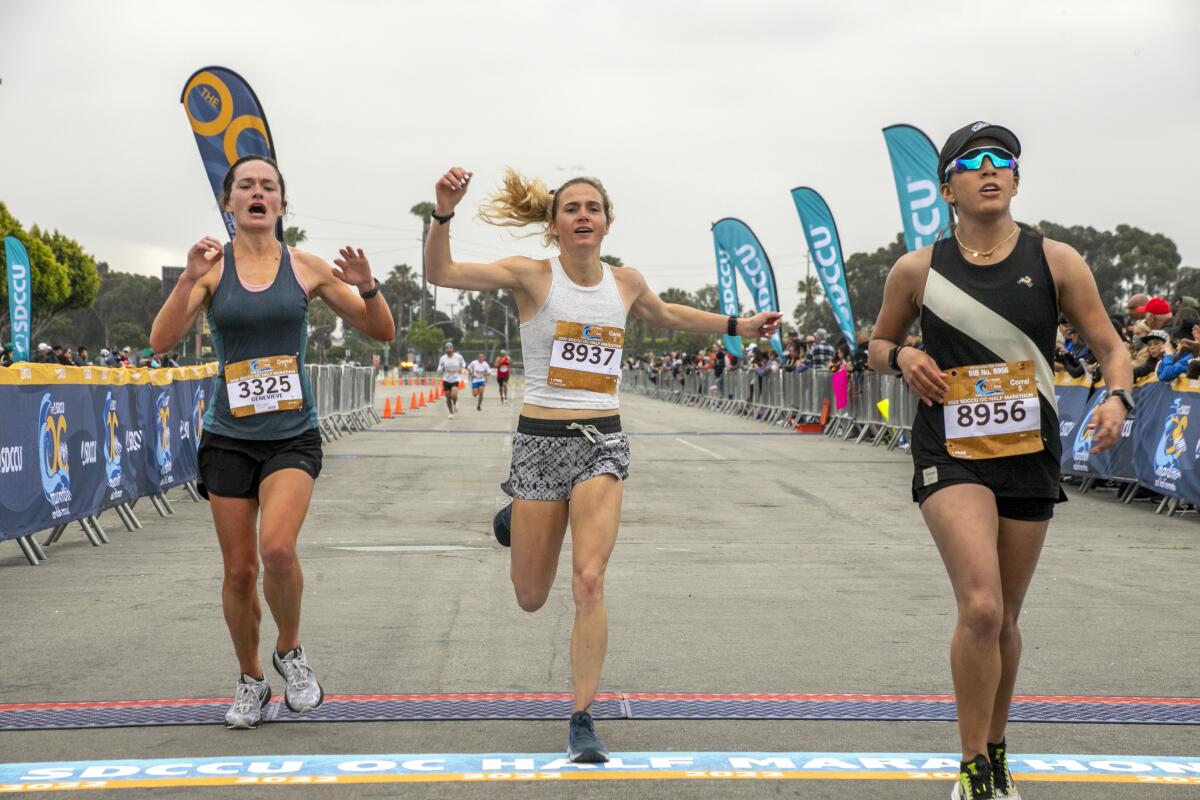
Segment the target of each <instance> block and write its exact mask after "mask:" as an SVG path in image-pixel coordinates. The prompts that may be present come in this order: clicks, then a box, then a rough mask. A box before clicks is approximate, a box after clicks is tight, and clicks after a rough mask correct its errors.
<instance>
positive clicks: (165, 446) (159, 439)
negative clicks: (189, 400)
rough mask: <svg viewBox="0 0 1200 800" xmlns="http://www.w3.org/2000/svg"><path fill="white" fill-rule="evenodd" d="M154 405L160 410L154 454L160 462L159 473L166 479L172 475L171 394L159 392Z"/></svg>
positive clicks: (157, 416) (155, 416)
mask: <svg viewBox="0 0 1200 800" xmlns="http://www.w3.org/2000/svg"><path fill="white" fill-rule="evenodd" d="M154 407H155V409H156V410H157V411H158V413H157V414H155V415H154V433H155V437H154V438H155V445H154V456H155V460H156V461H157V462H158V471H159V473H161V475H162V477H163V478H164V479H169V478H170V476H171V395H170V394H169V393H168V392H166V391H161V392H159V393H158V400H157V401H156V402H155V404H154Z"/></svg>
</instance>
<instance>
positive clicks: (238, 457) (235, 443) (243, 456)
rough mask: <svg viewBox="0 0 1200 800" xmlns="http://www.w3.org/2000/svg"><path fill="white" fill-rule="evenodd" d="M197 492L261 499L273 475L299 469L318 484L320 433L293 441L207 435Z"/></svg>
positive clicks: (203, 440)
mask: <svg viewBox="0 0 1200 800" xmlns="http://www.w3.org/2000/svg"><path fill="white" fill-rule="evenodd" d="M196 457H197V460H198V462H199V467H200V470H199V471H200V476H199V479H198V480H197V488H198V489H199V490H200V494H201V495H203V496H204V497H206V498H207V497H208V495H209V494H210V493H211V494H215V495H217V496H218V497H258V487H259V484H261V483H262V481H263V479H264V478H266V477H267V476H268V475H270V474H271V473H273V472H278V471H279V470H281V469H299V470H303V471H304V472H307V473H308V474H309V475H311V476H312V477H313V480H316V478H317V476H318V475H320V474H321V432H320V431H319V430H317V429H316V428H312V429H310V430H307V431H305V432H304V433H302V434H300V435H299V436H293V437H292V438H290V439H267V440H254V439H235V438H233V437H230V436H222V435H221V434H219V433H209V432H208V431H205V432H204V434H203V435H201V437H200V450H199V452H198V453H197V454H196Z"/></svg>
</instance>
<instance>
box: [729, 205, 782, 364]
mask: <svg viewBox="0 0 1200 800" xmlns="http://www.w3.org/2000/svg"><path fill="white" fill-rule="evenodd" d="M712 232H713V241H714V242H716V247H717V269H718V271H719V270H720V264H721V251H722V250H724V251H725V252H726V253H727V254H728V255H729V257H730V258H731V259H732V261H733V263H734V266H736V267H737V269H738V271H739V272H740V273H742V280H743V281H745V282H746V285H747V286H749V287H750V291H751V293H752V294H753V295H754V307H755V309H757V310H758V311H779V310H780V309H779V295H778V293H776V291H775V270H774V269H772V268H771V260H770V259H769V258H767V251H766V250H764V249H763V246H762V244H761V243H760V242H759V241H758V237H757V236H755V235H754V231H752V230H750V226H749V225H747V224H746V223H744V222H742V221H741V220H740V219H734V218H733V217H726V218H725V219H722V220H719V221H717V222H716V223H714V224H713V227H712ZM728 346H729V345H728V343H726V347H728ZM771 347H772V348H774V350H775V352H776V353H779V354H780V355H782V354H783V337H782V335H781V334H779V333H778V332H776V333H775V335H774V336H772V337H771ZM737 354H738V355H739V356H740V355H741V349H740V348H739V349H738V351H737Z"/></svg>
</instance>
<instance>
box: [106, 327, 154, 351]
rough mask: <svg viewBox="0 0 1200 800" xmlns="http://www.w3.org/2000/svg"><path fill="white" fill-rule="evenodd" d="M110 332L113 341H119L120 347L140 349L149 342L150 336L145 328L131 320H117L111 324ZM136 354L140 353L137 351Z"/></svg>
mask: <svg viewBox="0 0 1200 800" xmlns="http://www.w3.org/2000/svg"><path fill="white" fill-rule="evenodd" d="M110 333H111V334H112V337H113V341H115V342H120V343H121V346H122V347H129V348H131V349H133V350H137V351H140V350H141V349H142V348H143V347H148V346H149V344H150V336H149V334H148V333H147V332H146V330H145V329H144V328H142V327H141V326H140V325H137V324H135V323H132V322H118V323H117V324H116V325H113V326H112V330H111V331H110ZM137 355H141V353H140V352H139V353H137ZM134 360H136V359H134Z"/></svg>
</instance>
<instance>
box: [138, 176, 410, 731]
mask: <svg viewBox="0 0 1200 800" xmlns="http://www.w3.org/2000/svg"><path fill="white" fill-rule="evenodd" d="M222 205H223V207H224V210H225V211H227V212H229V213H230V214H232V215H233V217H234V220H235V221H236V223H237V235H236V236H235V237H234V239H233V241H232V242H230V243H229V244H227V245H224V246H222V245H221V243H220V242H218V241H217V240H216V239H214V238H212V237H211V236H205V237H204V238H202V239H201V240H200V241H198V242H196V244H194V245H192V247H191V249H190V250H189V251H188V257H187V267H186V268H185V270H184V273H183V275H182V276H181V277H180V279H179V283H178V284H176V286H175V289H174V291H172V292H171V296H170V297H168V298H167V301H166V302H165V303H164V304H163V307H162V310H160V311H159V313H158V316H157V317H156V318H155V320H154V328H153V330H152V331H151V333H150V343H151V346H152V347H153V348H154V349H155V352H166V351H167V350H170V349H171V348H172V347H174V346H175V344H176V343H177V342H178V341H179V340H180V339H181V338H183V336H184V335H185V334H186V332H187V331H188V330H189V329H190V328H191V327H192V325H193V323H194V322H195V320H196V317H197V316H198V315H199V314H200V313H201V312H202V311H203V312H206V314H207V318H208V323H209V328H210V330H211V332H212V337H213V345H214V348H215V350H216V353H217V360H218V364H219V368H220V372H219V374H218V375H217V377H216V381H218V383H215V384H214V385H213V387H212V392H213V402H212V403H211V404H210V405H209V407H208V410H207V412H206V413H205V415H204V423H203V434H202V436H201V439H200V449H199V452H198V461H199V465H200V476H199V484H200V487H201V491H202V492H203V493H204V494H205V496H206V497H208V499H209V502H210V503H211V506H212V515H213V522H214V524H215V526H216V530H217V540H218V541H219V543H220V546H221V556H222V559H223V561H224V568H225V577H224V583H223V585H222V589H221V603H222V606H223V609H224V612H225V620H226V623H227V624H228V626H229V633H230V636H231V638H232V639H233V648H234V651H235V653H236V654H237V659H238V665H239V668H240V671H241V679H240V680H239V681H238V684H237V689H236V692H235V696H234V702H233V705H232V707H231V708H230V709H229V712H228V713H227V714H226V715H225V724H226V726H227V727H230V728H253V727H257V726H258V725H259V724H260V723H261V722H262V709H263V707H264V706H265V705H266V703H267V701H268V700H270V698H271V688H270V685H269V684H268V683H267V681H266V679H265V677H264V675H263V670H262V665H261V663H260V661H259V655H258V644H259V620H260V619H261V617H262V610H261V607H260V605H259V600H258V574H259V560H260V557H261V562H262V568H263V570H264V574H263V594H264V595H265V596H266V599H267V606H268V607H269V608H270V610H271V616H272V617H273V618H274V620H275V623H276V626H277V627H278V629H279V638H278V639H277V640H276V643H275V647H274V648H273V650H272V663H273V664H274V666H275V669H276V670H277V671H278V672H279V673H280V675H282V676H283V678H284V681H285V684H286V689H285V692H284V698H285V700H286V701H287V705H288V707H289V708H290V709H291V710H292V711H294V712H296V713H301V714H302V713H306V712H308V711H311V710H313V709H314V708H316V707H317V706H319V705H320V704H321V701H322V700H323V699H324V692H323V690H322V689H321V686H320V684H319V683H318V682H317V680H316V676H315V675H314V674H313V671H312V668H311V667H310V666H309V664H308V660H307V656H306V655H305V652H304V648H303V646H302V645H301V642H300V599H301V596H302V594H303V590H304V574H303V572H302V571H301V569H300V562H299V560H298V559H297V557H296V539H297V537H298V536H299V534H300V528H301V526H302V525H303V524H304V518H305V516H306V514H307V513H308V504H309V501H310V500H311V498H312V491H313V484H314V481H315V480H316V478H317V476H318V475H319V474H320V471H321V435H320V432H319V431H318V429H317V416H316V404H315V401H314V398H313V393H312V388H311V387H310V386H309V384H308V379H307V377H306V376H305V372H304V352H305V349H306V346H307V339H308V301H309V299H310V298H313V297H320V298H322V299H323V300H324V301H325V302H326V303H328V304H329V307H330V308H331V309H333V311H334V313H336V314H337V315H338V316H340V317H341V318H342V319H343V320H345V321H346V322H347V323H348V324H350V325H353V326H354V327H355V328H358V329H359V330H361V331H362V332H363V333H365V334H367V335H368V336H371V337H372V338H375V339H378V340H379V341H384V342H386V341H390V340H391V339H392V338H393V336H394V335H395V327H394V325H393V323H392V316H391V313H390V312H389V311H388V307H387V303H386V302H385V301H384V299H383V297H382V296H381V295H380V294H379V286H378V281H376V280H374V279H373V278H372V277H371V266H370V264H369V263H368V262H367V259H366V257H365V255H364V254H363V251H362V250H358V249H355V248H351V247H345V248H343V249H342V250H341V258H338V259H335V260H334V264H336V265H337V268H334V267H331V266H330V265H329V264H327V263H326V262H325V261H323V260H322V259H320V258H318V257H317V256H314V255H311V254H309V253H304V252H301V251H299V250H293V249H291V248H288V247H285V246H283V244H282V243H280V242H279V241H278V240H277V239H276V238H275V229H276V223H277V222H278V220H279V219H281V218H282V216H283V214H284V212H285V211H286V209H287V196H286V190H285V186H284V181H283V176H282V175H281V174H280V173H279V169H278V167H276V165H275V162H274V161H272V160H270V159H267V158H263V157H261V156H246V157H244V158H241V159H239V160H238V161H237V162H236V163H234V165H233V166H232V167H230V168H229V171H228V172H227V173H226V175H225V180H224V197H223V203H222ZM352 287H357V288H358V292H357V293H355V291H354V290H353V288H352Z"/></svg>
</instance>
